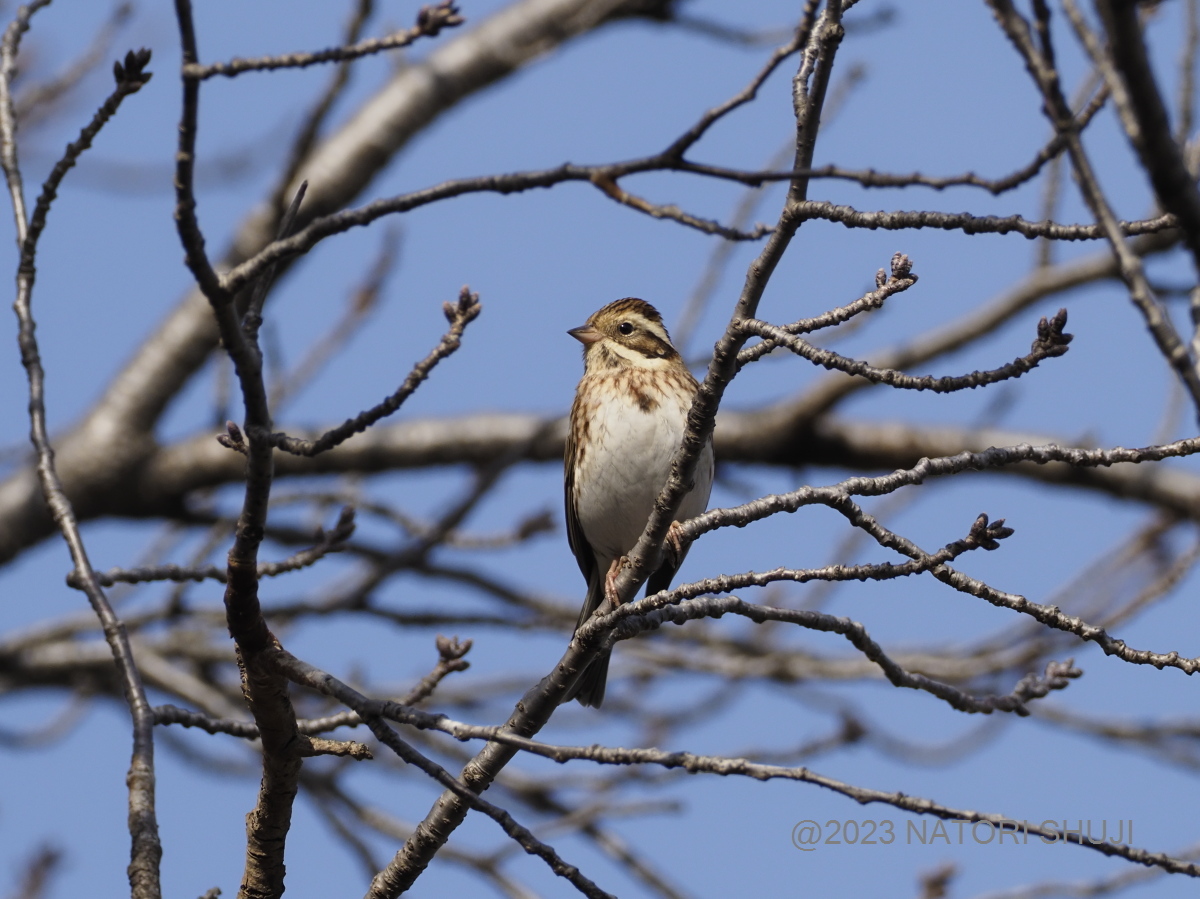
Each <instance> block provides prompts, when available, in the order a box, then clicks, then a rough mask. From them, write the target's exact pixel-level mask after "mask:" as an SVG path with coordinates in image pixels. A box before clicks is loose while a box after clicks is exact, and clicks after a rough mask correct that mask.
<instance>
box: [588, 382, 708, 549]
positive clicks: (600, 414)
mask: <svg viewBox="0 0 1200 899" xmlns="http://www.w3.org/2000/svg"><path fill="white" fill-rule="evenodd" d="M659 397H660V398H661V400H662V402H661V404H660V405H658V406H657V407H656V408H654V409H652V410H651V411H649V412H646V411H643V410H642V409H641V408H639V407H638V406H637V405H636V404H635V403H634V402H632V401H631V402H629V403H619V404H618V403H605V404H603V405H602V406H598V407H593V410H592V415H591V417H590V426H589V429H588V430H589V437H590V441H589V444H590V448H589V451H588V452H587V453H586V454H584V458H583V459H582V460H581V463H580V469H579V471H577V472H576V476H575V487H576V490H577V491H578V497H579V502H578V506H577V508H578V510H579V513H580V514H579V519H580V525H581V526H582V528H583V533H584V536H585V537H586V538H587V541H588V544H589V545H590V546H591V548H592V551H593V553H594V554H595V555H596V557H597V561H598V562H599V563H600V570H601V571H605V570H607V568H608V564H609V563H610V562H611V561H612V560H613V559H616V558H619V557H620V556H623V555H626V554H628V553H629V551H630V550H631V549H633V545H634V544H635V543H637V539H638V537H640V536H641V535H642V531H643V530H645V527H646V521H647V519H649V517H650V513H651V511H652V510H653V508H654V500H655V499H656V498H657V497H658V494H659V493H660V492H661V491H662V488H663V485H664V484H666V482H667V477H668V476H669V474H670V471H671V458H672V457H673V456H674V454H675V451H676V450H677V449H679V444H680V442H681V441H682V440H683V431H684V425H685V422H686V418H687V412H688V408H689V407H690V404H691V398H690V397H686V398H685V397H679V396H671V395H669V394H666V395H664V394H660V395H659ZM685 399H686V402H684V400H685ZM712 476H713V456H712V446H711V445H710V446H708V447H706V448H705V450H704V453H703V454H702V455H701V458H700V461H699V464H698V465H697V467H696V483H695V487H694V488H693V489H692V491H691V492H690V493H689V494H688V495H687V496H686V497H684V500H683V502H682V503H681V504H680V507H679V511H678V512H676V513H675V519H676V520H677V521H683V520H685V519H688V518H692V517H694V516H696V515H699V514H700V513H701V512H703V511H704V510H705V508H706V507H707V505H708V494H709V491H710V489H711V487H712Z"/></svg>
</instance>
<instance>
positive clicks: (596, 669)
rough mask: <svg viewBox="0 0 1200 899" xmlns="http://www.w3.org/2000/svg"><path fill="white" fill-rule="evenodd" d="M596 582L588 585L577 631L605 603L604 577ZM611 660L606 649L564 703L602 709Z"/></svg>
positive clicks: (581, 676) (584, 670) (572, 689)
mask: <svg viewBox="0 0 1200 899" xmlns="http://www.w3.org/2000/svg"><path fill="white" fill-rule="evenodd" d="M595 580H596V583H594V584H589V585H588V593H587V599H585V600H584V602H583V609H582V610H581V611H580V612H579V621H578V622H576V624H575V630H577V631H578V630H579V629H580V628H581V627H583V625H584V624H586V623H587V620H588V619H589V618H591V617H592V613H593V612H595V611H596V609H598V608H599V607H600V603H602V602H604V577H603V576H601V577H599V578H596V579H595ZM611 658H612V650H611V649H606V650H604V652H602V653H600V655H598V656H596V658H594V659H592V661H591V662H590V663H589V664H588V666H587V667H586V668H584V669H583V674H581V675H580V676H579V680H577V681H575V686H573V687H571V689H570V690H568V691H567V695H566V697H565V698H564V699H563V702H570V701H571V700H572V699H578V700H579V704H580V705H583V706H590V707H591V708H594V709H598V708H600V703H602V702H604V687H605V685H606V684H607V682H608V661H609V659H611Z"/></svg>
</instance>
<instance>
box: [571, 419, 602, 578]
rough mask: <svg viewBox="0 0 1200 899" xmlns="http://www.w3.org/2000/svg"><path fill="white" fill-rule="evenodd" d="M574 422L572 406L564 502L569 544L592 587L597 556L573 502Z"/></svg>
mask: <svg viewBox="0 0 1200 899" xmlns="http://www.w3.org/2000/svg"><path fill="white" fill-rule="evenodd" d="M574 420H575V408H574V406H572V408H571V424H568V426H567V452H566V456H565V459H564V461H563V469H564V470H563V500H564V503H565V505H566V512H567V543H569V544H570V546H571V552H573V553H574V554H575V561H576V562H577V563H579V570H580V571H581V572H583V576H584V578H586V579H587V582H588V585H589V586H590V585H591V584H592V581H593V580H594V579H595V576H596V554H595V553H593V552H592V547H591V546H590V545H589V544H588V542H587V537H585V536H584V535H583V525H582V524H580V522H579V516H578V515H577V514H576V513H575V503H574V502H573V501H572V496H573V495H574V493H575V428H574V424H573V423H574Z"/></svg>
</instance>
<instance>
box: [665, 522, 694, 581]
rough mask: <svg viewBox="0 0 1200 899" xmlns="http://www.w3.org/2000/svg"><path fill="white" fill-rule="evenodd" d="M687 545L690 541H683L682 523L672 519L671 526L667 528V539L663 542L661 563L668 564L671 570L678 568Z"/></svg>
mask: <svg viewBox="0 0 1200 899" xmlns="http://www.w3.org/2000/svg"><path fill="white" fill-rule="evenodd" d="M689 545H690V543H685V542H684V537H683V525H681V524H680V523H679V522H678V521H672V522H671V526H670V527H669V528H667V539H666V541H665V542H664V543H663V564H665V565H668V566H670V568H671V569H672V570H674V569H677V568H679V566H680V565H682V564H683V556H684V554H685V553H686V552H687V551H688V546H689Z"/></svg>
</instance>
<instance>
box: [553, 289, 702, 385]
mask: <svg viewBox="0 0 1200 899" xmlns="http://www.w3.org/2000/svg"><path fill="white" fill-rule="evenodd" d="M567 333H568V334H570V335H571V336H572V337H574V338H575V339H576V340H578V341H579V342H580V343H582V344H583V358H584V363H585V364H586V365H587V366H588V367H589V369H591V368H592V367H593V366H600V367H614V368H615V367H624V366H633V367H635V368H648V369H661V368H669V367H673V366H675V365H678V364H679V362H680V358H679V352H678V351H677V350H676V349H675V347H674V346H673V345H672V344H671V336H670V335H669V334H668V333H667V329H666V327H665V326H664V325H663V321H662V316H661V315H659V314H658V310H657V309H655V308H654V307H653V306H651V305H650V304H649V303H647V302H646V301H645V300H639V299H637V298H635V297H626V298H625V299H623V300H617V301H616V302H613V303H609V304H608V305H607V306H605V307H604V308H603V309H600V310H599V311H598V312H595V313H593V314H592V316H591V318H589V319H588V320H587V324H585V325H582V326H580V327H578V328H572V329H571V330H570V331H568V332H567Z"/></svg>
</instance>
